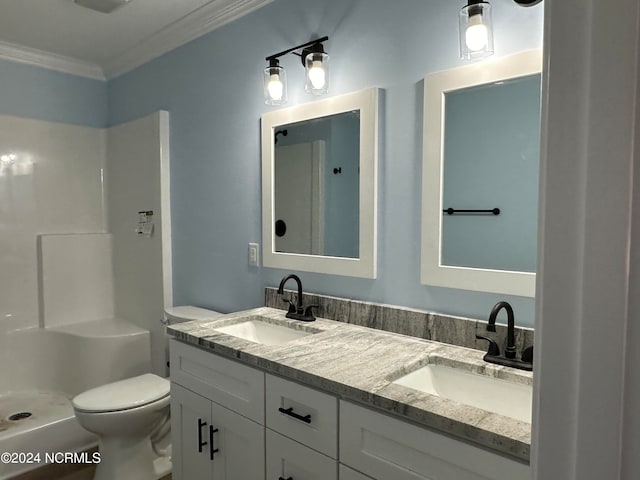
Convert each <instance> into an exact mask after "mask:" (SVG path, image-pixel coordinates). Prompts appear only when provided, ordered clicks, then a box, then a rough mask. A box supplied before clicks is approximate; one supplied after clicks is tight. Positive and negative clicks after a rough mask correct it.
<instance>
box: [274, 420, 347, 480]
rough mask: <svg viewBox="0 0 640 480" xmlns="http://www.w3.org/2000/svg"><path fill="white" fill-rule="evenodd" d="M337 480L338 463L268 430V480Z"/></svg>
mask: <svg viewBox="0 0 640 480" xmlns="http://www.w3.org/2000/svg"><path fill="white" fill-rule="evenodd" d="M282 478H284V479H289V478H290V479H291V480H336V479H337V478H338V462H336V461H335V460H334V459H332V458H329V457H327V456H325V455H322V454H321V453H318V452H316V451H315V450H311V449H310V448H309V447H305V446H304V445H300V444H299V443H298V442H294V441H293V440H290V439H288V438H287V437H285V436H282V435H280V434H279V433H276V432H273V431H271V430H269V429H267V480H279V479H282Z"/></svg>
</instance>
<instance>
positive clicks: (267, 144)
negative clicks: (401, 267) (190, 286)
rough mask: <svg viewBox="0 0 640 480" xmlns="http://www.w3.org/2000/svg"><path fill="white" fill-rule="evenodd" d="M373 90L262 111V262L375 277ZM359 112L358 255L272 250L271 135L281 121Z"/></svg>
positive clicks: (375, 103)
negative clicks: (333, 255)
mask: <svg viewBox="0 0 640 480" xmlns="http://www.w3.org/2000/svg"><path fill="white" fill-rule="evenodd" d="M378 101H379V93H378V89H377V88H370V89H367V90H363V91H360V92H355V93H349V94H345V95H340V96H336V97H331V98H327V99H325V100H319V101H316V102H312V103H306V104H302V105H297V106H294V107H290V108H285V109H281V110H276V111H272V112H267V113H264V114H263V115H262V122H261V132H262V135H261V136H262V140H261V141H262V244H263V245H262V264H263V266H265V267H271V268H282V269H287V270H301V271H305V272H317V273H326V274H332V275H345V276H350V277H362V278H376V273H377V261H376V260H377V216H378V214H377V186H378ZM352 110H359V111H360V159H359V165H360V175H359V189H360V191H359V202H360V205H359V208H360V219H359V250H358V252H359V258H348V257H332V256H320V255H307V254H300V253H287V252H276V251H275V250H274V247H275V231H274V219H275V215H274V213H275V212H274V210H275V202H274V159H275V148H274V140H275V138H274V135H275V131H276V129H278V128H280V127H282V126H283V125H288V124H291V123H298V122H303V121H305V120H312V119H315V118H320V117H326V116H329V115H336V114H340V113H345V112H349V111H352Z"/></svg>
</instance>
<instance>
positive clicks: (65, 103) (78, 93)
mask: <svg viewBox="0 0 640 480" xmlns="http://www.w3.org/2000/svg"><path fill="white" fill-rule="evenodd" d="M0 86H1V87H0V88H1V93H0V114H2V115H15V116H18V117H27V118H36V119H39V120H48V121H53V122H62V123H71V124H75V125H86V126H91V127H104V126H106V124H107V82H104V81H100V80H92V79H89V78H83V77H77V76H74V75H67V74H65V73H60V72H56V71H53V70H46V69H44V68H39V67H34V66H31V65H23V64H20V63H14V62H9V61H6V60H0Z"/></svg>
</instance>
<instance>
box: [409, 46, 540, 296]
mask: <svg viewBox="0 0 640 480" xmlns="http://www.w3.org/2000/svg"><path fill="white" fill-rule="evenodd" d="M541 72H542V50H540V49H537V50H528V51H525V52H521V53H516V54H514V55H509V56H506V57H501V58H497V59H494V60H490V61H485V62H479V63H474V64H471V65H465V66H463V67H458V68H454V69H451V70H445V71H442V72H437V73H433V74H430V75H427V76H426V77H425V79H424V117H423V118H424V120H423V122H424V124H423V129H424V130H423V149H422V155H423V159H422V252H421V262H420V263H421V265H420V282H421V283H422V284H424V285H435V286H439V287H450V288H458V289H463V290H474V291H478V292H492V293H504V294H508V295H518V296H523V297H534V296H535V279H536V274H535V273H533V272H517V271H514V272H511V271H508V270H490V269H483V268H473V267H458V266H448V265H442V264H441V258H442V256H441V253H442V252H441V237H442V219H443V214H442V209H443V204H442V188H443V168H442V162H443V160H444V148H443V145H444V115H445V94H446V93H448V92H451V91H454V90H459V89H463V88H468V87H473V86H477V85H484V84H487V83H494V82H499V81H502V80H509V79H514V78H518V77H524V76H528V75H535V74H539V73H541ZM436 219H437V221H436Z"/></svg>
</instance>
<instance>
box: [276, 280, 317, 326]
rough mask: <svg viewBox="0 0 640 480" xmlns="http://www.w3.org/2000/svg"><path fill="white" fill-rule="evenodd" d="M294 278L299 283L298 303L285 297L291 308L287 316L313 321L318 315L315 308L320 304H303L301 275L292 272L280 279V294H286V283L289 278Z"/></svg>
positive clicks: (284, 299)
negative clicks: (315, 314) (315, 313)
mask: <svg viewBox="0 0 640 480" xmlns="http://www.w3.org/2000/svg"><path fill="white" fill-rule="evenodd" d="M290 279H293V280H295V282H296V283H297V284H298V298H297V299H296V302H297V303H296V304H294V303H293V302H292V301H291V300H289V299H286V298H283V301H285V302H287V303H288V304H289V310H288V311H287V314H286V315H285V317H287V318H292V319H294V320H301V321H303V322H313V321H314V320H315V319H316V317H314V316H313V310H312V309H313V308H317V307H318V305H309V306H308V307H306V308H305V307H304V306H303V305H302V281H301V280H300V277H298V276H297V275H294V274H291V275H287V276H286V277H284V278H283V279H282V280H281V281H280V286H279V287H278V295H283V294H284V284H285V283H287V281H288V280H290Z"/></svg>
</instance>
